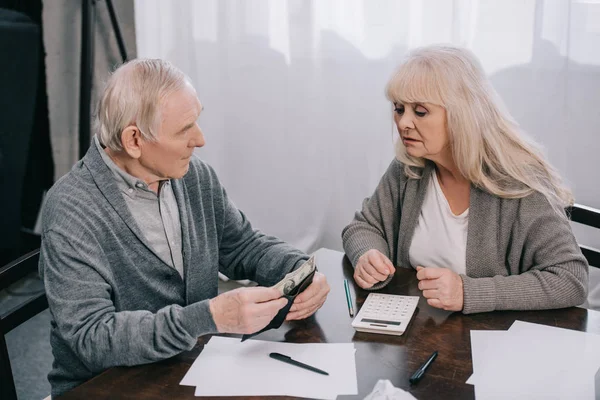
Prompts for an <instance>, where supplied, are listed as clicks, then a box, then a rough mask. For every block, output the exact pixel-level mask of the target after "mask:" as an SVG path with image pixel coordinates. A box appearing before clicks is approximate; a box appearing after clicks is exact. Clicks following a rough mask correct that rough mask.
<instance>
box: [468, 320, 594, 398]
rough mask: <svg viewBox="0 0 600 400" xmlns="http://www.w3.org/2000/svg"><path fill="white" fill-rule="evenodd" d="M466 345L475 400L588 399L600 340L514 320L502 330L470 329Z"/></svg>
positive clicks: (591, 394)
mask: <svg viewBox="0 0 600 400" xmlns="http://www.w3.org/2000/svg"><path fill="white" fill-rule="evenodd" d="M471 346H472V357H473V375H472V376H471V377H470V378H469V380H468V383H471V384H475V394H476V397H477V398H478V399H483V398H486V399H487V398H490V399H496V398H513V399H517V398H527V399H533V398H540V399H554V398H557V399H558V398H578V399H585V398H589V399H593V398H594V391H595V389H594V374H595V373H596V371H597V370H598V367H599V366H600V336H597V335H592V334H586V333H584V332H578V331H572V330H568V329H561V328H555V327H549V326H545V325H538V324H530V323H526V322H522V321H516V322H515V323H514V324H513V326H512V327H511V328H510V330H509V331H506V332H502V331H500V332H498V331H493V332H490V331H471ZM573 396H575V397H573Z"/></svg>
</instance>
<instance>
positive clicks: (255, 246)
mask: <svg viewBox="0 0 600 400" xmlns="http://www.w3.org/2000/svg"><path fill="white" fill-rule="evenodd" d="M172 184H173V191H174V193H175V197H176V199H177V204H178V207H179V214H180V218H181V230H182V238H183V240H182V242H183V250H182V251H183V260H184V279H182V278H181V276H180V275H179V274H178V273H177V271H176V270H175V269H173V268H172V267H170V266H169V265H167V264H165V263H164V262H163V261H162V260H161V258H160V257H159V256H158V255H157V254H155V253H154V252H153V251H152V247H151V246H149V245H148V243H147V242H146V240H145V235H144V233H143V232H142V231H141V230H140V229H139V227H138V226H137V225H136V223H135V221H134V218H133V217H132V215H131V213H130V212H129V211H128V207H127V205H126V203H125V200H124V199H123V196H122V194H121V193H120V191H119V189H118V187H117V185H116V183H115V178H114V176H113V175H112V173H111V172H110V170H109V168H108V167H107V166H106V164H105V163H104V161H103V160H102V158H101V156H100V153H99V152H98V149H97V148H96V146H93V145H92V146H91V147H90V149H89V151H88V152H87V154H86V156H85V157H84V158H83V159H82V160H81V161H79V162H78V163H77V164H76V165H75V166H74V167H73V169H72V170H71V171H70V172H69V173H68V174H67V175H65V176H64V177H63V178H61V179H60V180H59V181H58V182H57V183H56V184H55V185H54V186H53V188H52V189H51V190H50V192H49V193H48V197H47V201H46V204H45V206H44V210H43V219H44V221H43V232H42V249H41V258H40V267H39V269H40V274H41V276H42V278H43V280H44V284H45V288H46V293H47V296H48V303H49V305H50V312H51V314H52V323H51V325H52V326H51V337H50V341H51V345H52V352H53V355H54V363H53V367H52V371H51V372H50V374H49V375H48V379H49V381H50V383H51V385H52V395H53V396H57V395H59V394H61V393H63V392H65V391H67V390H69V389H71V388H73V387H75V386H77V385H79V384H80V383H82V382H84V381H86V380H88V379H90V378H91V377H93V376H95V375H97V374H98V373H100V372H101V371H103V370H105V369H107V368H110V367H114V366H119V365H121V366H123V365H136V364H144V363H150V362H153V361H157V360H161V359H165V358H168V357H171V356H174V355H176V354H178V353H180V352H182V351H184V350H189V349H191V348H192V347H194V345H195V343H196V340H197V338H198V337H199V336H202V335H205V334H210V333H215V332H216V331H217V329H216V326H215V323H214V320H213V318H212V315H211V313H210V309H209V304H208V302H209V299H211V298H212V297H215V296H216V295H217V283H218V272H219V271H220V272H222V273H224V274H225V275H226V276H228V277H229V278H231V279H251V280H254V281H257V282H259V283H260V284H262V285H265V286H270V285H272V284H274V283H276V282H277V281H278V280H280V279H281V278H282V277H283V276H284V275H285V274H286V273H287V272H289V271H290V270H292V269H294V268H295V267H296V266H297V265H299V264H301V263H302V262H303V261H304V260H305V259H307V258H308V257H307V256H306V255H305V254H304V253H302V252H300V251H299V250H297V249H295V248H293V247H291V246H289V245H287V244H285V243H283V242H282V241H280V240H278V239H277V238H274V237H270V236H265V235H263V234H262V233H260V232H258V231H255V230H253V228H252V226H251V225H250V222H249V221H248V219H247V218H246V216H245V215H244V214H243V213H242V212H241V211H239V210H238V209H237V208H236V207H235V205H234V204H233V203H232V202H231V200H230V199H229V198H228V196H227V193H226V192H225V189H224V188H223V187H222V186H221V184H220V183H219V180H218V178H217V176H216V174H215V172H214V170H213V169H212V168H211V167H210V166H208V165H207V164H205V163H203V162H202V161H200V160H199V159H197V158H195V157H192V160H191V162H190V169H189V171H188V173H187V174H186V175H185V176H184V177H183V178H182V179H177V180H172Z"/></svg>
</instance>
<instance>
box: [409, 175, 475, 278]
mask: <svg viewBox="0 0 600 400" xmlns="http://www.w3.org/2000/svg"><path fill="white" fill-rule="evenodd" d="M431 175H432V176H431V179H430V180H429V185H428V186H427V192H426V193H425V200H424V201H423V207H422V208H421V214H420V215H419V221H418V222H417V227H416V229H415V233H414V235H413V239H412V242H411V245H410V249H409V251H408V256H409V259H410V263H411V265H412V266H413V268H416V267H417V266H419V265H420V266H422V267H441V268H449V269H451V270H452V271H454V272H456V273H457V274H466V270H467V267H466V256H467V228H468V226H469V209H468V208H467V209H466V210H465V211H464V212H463V213H462V214H460V215H454V214H453V213H452V210H451V209H450V204H448V200H446V196H444V192H442V188H441V187H440V183H439V182H438V178H437V174H436V172H435V171H434V172H433V173H432V174H431Z"/></svg>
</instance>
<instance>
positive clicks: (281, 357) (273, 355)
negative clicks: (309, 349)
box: [269, 353, 329, 375]
mask: <svg viewBox="0 0 600 400" xmlns="http://www.w3.org/2000/svg"><path fill="white" fill-rule="evenodd" d="M269 357H271V358H274V359H276V360H279V361H283V362H284V363H288V364H292V365H295V366H296V367H300V368H304V369H307V370H309V371H313V372H316V373H317V374H323V375H329V373H328V372H325V371H323V370H322V369H319V368H315V367H312V366H310V365H308V364H304V363H301V362H300V361H296V360H293V359H292V357H290V356H286V355H283V354H280V353H271V354H269Z"/></svg>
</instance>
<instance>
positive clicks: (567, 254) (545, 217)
mask: <svg viewBox="0 0 600 400" xmlns="http://www.w3.org/2000/svg"><path fill="white" fill-rule="evenodd" d="M521 202H522V205H521V209H520V211H519V215H518V216H517V228H515V229H514V230H513V234H514V238H513V239H514V240H513V241H512V242H513V246H514V243H520V242H522V243H523V246H522V248H521V249H520V254H519V255H518V256H519V260H520V262H519V268H520V273H518V274H512V275H508V276H502V275H496V276H493V277H487V278H471V277H467V276H464V275H462V276H461V278H462V280H463V287H464V308H463V312H464V313H465V314H470V313H477V312H486V311H493V310H541V309H553V308H563V307H571V306H577V305H580V304H582V303H583V302H584V301H585V298H586V296H587V290H588V265H587V261H586V259H585V257H584V256H583V255H582V254H581V250H580V249H579V246H578V244H577V241H576V239H575V236H574V235H573V232H572V230H571V227H570V225H569V222H568V220H567V219H566V218H565V217H563V216H559V215H558V214H557V213H556V212H555V211H554V210H553V209H552V207H551V206H550V204H549V203H548V202H547V201H546V200H545V198H542V197H541V195H540V194H534V195H531V196H529V197H528V198H525V199H522V200H521ZM520 236H522V237H523V239H522V240H520ZM511 251H515V249H512V250H511ZM499 270H506V268H505V267H501V268H499Z"/></svg>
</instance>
